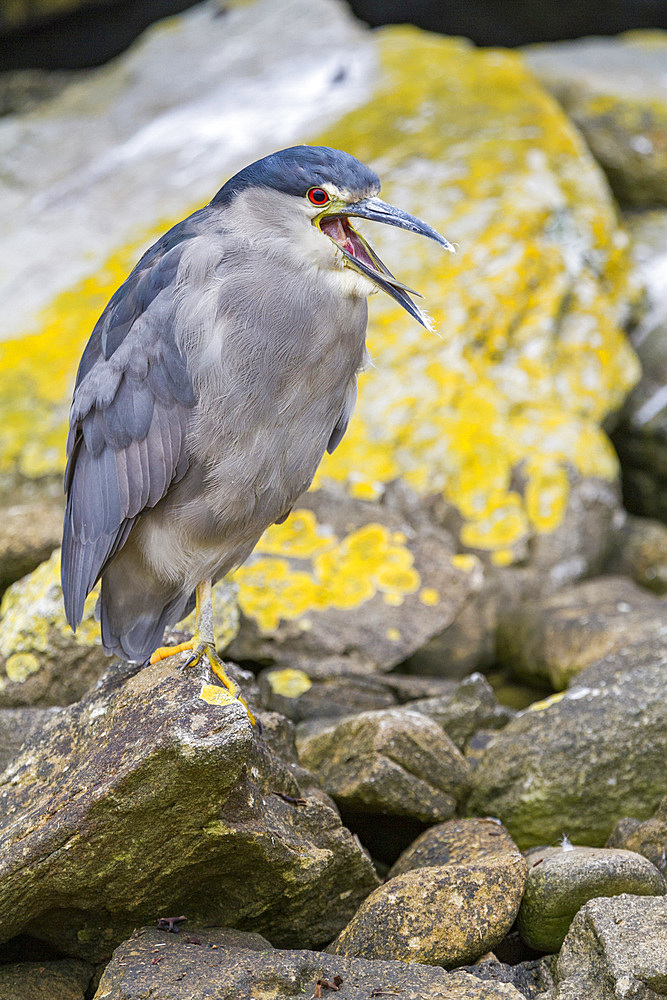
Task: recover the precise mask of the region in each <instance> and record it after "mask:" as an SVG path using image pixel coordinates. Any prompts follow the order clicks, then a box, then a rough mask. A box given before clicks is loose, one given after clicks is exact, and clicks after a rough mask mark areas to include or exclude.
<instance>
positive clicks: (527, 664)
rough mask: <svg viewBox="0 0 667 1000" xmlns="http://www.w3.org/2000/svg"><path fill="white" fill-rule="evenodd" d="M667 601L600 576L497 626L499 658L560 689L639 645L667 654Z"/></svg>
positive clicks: (524, 609)
mask: <svg viewBox="0 0 667 1000" xmlns="http://www.w3.org/2000/svg"><path fill="white" fill-rule="evenodd" d="M666 610H667V600H665V599H664V598H663V599H660V598H657V597H655V596H654V595H653V594H649V593H647V592H646V591H645V590H642V589H641V588H640V587H638V586H636V584H634V583H633V582H632V581H631V580H628V579H627V578H624V577H601V578H599V579H597V580H590V581H588V582H586V583H580V584H577V585H576V586H574V587H566V588H565V589H564V590H562V591H560V592H559V593H557V594H555V595H554V596H553V597H548V598H546V599H543V600H538V601H534V602H531V603H528V604H524V605H523V606H521V607H520V608H517V609H516V610H514V611H511V612H509V613H507V614H505V615H504V616H501V620H500V623H499V626H498V659H499V662H500V663H501V664H503V665H505V666H507V667H509V668H511V670H512V672H513V673H514V674H516V675H517V676H518V677H523V678H527V679H530V680H533V681H543V680H548V681H549V683H550V684H551V685H552V687H554V688H555V689H556V690H562V689H563V688H566V687H567V685H568V683H569V682H570V681H571V679H572V678H573V677H574V676H575V675H576V674H578V673H580V672H581V671H582V670H584V669H585V668H586V667H588V666H590V665H591V664H592V663H595V662H597V661H598V660H600V659H602V658H603V657H604V656H606V655H608V654H612V653H614V652H616V651H617V650H620V649H622V648H627V649H630V648H631V647H632V646H633V644H634V643H637V642H639V641H641V642H647V641H651V640H652V641H653V642H654V648H655V652H656V655H657V654H659V652H660V651H661V650H664V651H665V652H667V628H666V627H665V611H666Z"/></svg>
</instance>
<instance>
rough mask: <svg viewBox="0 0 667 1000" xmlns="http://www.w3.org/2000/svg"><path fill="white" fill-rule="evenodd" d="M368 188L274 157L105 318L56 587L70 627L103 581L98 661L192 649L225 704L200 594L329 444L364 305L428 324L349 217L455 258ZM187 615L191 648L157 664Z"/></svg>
mask: <svg viewBox="0 0 667 1000" xmlns="http://www.w3.org/2000/svg"><path fill="white" fill-rule="evenodd" d="M379 190H380V181H379V180H378V178H377V176H376V175H375V173H374V172H373V171H372V170H370V169H369V168H368V167H366V166H364V164H362V163H360V162H359V161H358V160H356V159H355V158H354V157H353V156H350V155H349V154H348V153H343V152H340V151H339V150H335V149H328V148H326V147H309V146H296V147H294V148H292V149H284V150H281V151H280V152H277V153H273V154H272V155H271V156H267V157H265V158H264V159H262V160H258V161H257V162H256V163H253V164H251V165H250V166H248V167H246V168H245V169H244V170H241V171H240V173H238V174H236V176H235V177H232V179H231V180H230V181H228V182H227V184H225V186H224V187H223V188H222V189H221V190H220V191H219V192H218V194H217V195H216V196H215V197H214V198H213V200H212V201H211V202H210V204H208V205H206V207H205V208H202V209H200V210H199V211H198V212H195V213H194V214H193V215H191V216H189V218H187V219H185V220H184V221H183V222H181V223H179V224H178V225H177V226H175V227H174V228H173V229H170V230H169V232H168V233H165V235H164V236H163V237H162V238H161V239H159V240H158V242H157V243H156V244H155V245H154V246H153V247H151V249H150V250H148V251H147V253H145V254H144V256H143V257H142V258H141V260H140V261H139V263H138V264H137V266H136V267H135V269H134V270H133V271H132V273H131V274H130V276H129V277H128V278H127V280H126V281H125V282H124V284H123V285H121V287H120V288H119V289H118V291H117V292H116V293H115V295H114V296H113V298H112V299H111V301H110V302H109V304H108V305H107V307H106V309H105V310H104V312H103V313H102V316H101V317H100V319H99V321H98V322H97V325H96V326H95V329H94V330H93V333H92V336H91V338H90V340H89V341H88V344H87V346H86V349H85V351H84V352H83V357H82V359H81V363H80V365H79V371H78V374H77V379H76V388H75V390H74V401H73V403H72V410H71V415H70V432H69V437H68V441H67V453H68V463H67V471H66V473H65V489H66V492H67V509H66V513H65V526H64V534H63V548H62V585H63V593H64V598H65V610H66V613H67V620H68V622H69V623H70V625H71V626H72V628H73V629H76V627H77V626H78V625H79V623H80V622H81V618H82V616H83V608H84V601H85V599H86V596H87V595H88V593H89V592H90V591H91V590H92V588H93V587H94V586H95V583H96V582H97V581H98V580H99V579H100V577H101V579H102V587H101V594H100V601H99V614H100V621H101V631H102V643H103V646H104V649H105V651H106V652H107V653H108V654H112V653H117V654H118V655H119V656H121V657H124V658H126V659H129V660H134V661H142V660H145V659H146V658H147V657H148V656H150V655H151V654H152V657H151V659H152V660H153V661H155V660H156V659H161V658H163V657H164V656H167V655H171V654H173V653H175V652H179V651H181V650H183V649H191V650H193V656H192V657H191V660H190V662H196V661H198V660H199V659H201V657H202V656H204V655H205V656H206V657H207V659H208V661H209V663H210V664H211V667H212V669H213V671H214V672H215V673H216V675H217V676H218V677H219V679H220V680H221V681H222V683H223V685H224V686H225V687H226V688H227V689H228V691H229V693H230V698H232V697H234V698H238V697H240V696H239V691H238V687H237V686H236V685H235V684H234V683H233V681H231V680H230V679H229V678H228V677H227V676H226V674H225V671H224V668H223V665H222V661H221V660H220V659H219V657H218V656H217V654H216V652H215V645H214V638H213V622H212V618H213V614H212V608H211V586H212V583H213V582H215V581H216V580H217V579H219V578H220V577H222V576H224V575H225V574H226V573H228V572H229V571H230V570H231V569H232V568H234V567H235V566H238V565H239V564H240V563H242V562H243V561H244V560H245V559H246V558H247V557H248V555H249V554H250V553H251V552H252V550H253V548H254V547H255V545H256V544H257V542H258V540H259V538H260V536H261V534H262V532H263V531H264V530H265V529H266V528H267V527H268V526H269V525H270V524H274V523H280V522H281V521H283V520H284V519H285V518H286V517H287V515H288V514H289V512H290V510H291V508H292V505H293V504H294V502H295V501H296V499H297V497H298V496H299V495H300V494H301V493H303V492H304V490H306V489H307V488H308V486H309V485H310V483H311V481H312V479H313V476H314V475H315V470H316V469H317V466H318V464H319V462H320V460H321V458H322V456H323V455H324V452H325V451H329V452H331V451H333V450H334V448H336V446H337V445H338V443H339V441H340V440H341V438H342V437H343V434H344V433H345V429H346V427H347V424H348V421H349V419H350V416H351V414H352V411H353V409H354V405H355V400H356V391H357V390H356V375H357V372H358V371H359V370H360V368H361V367H362V365H363V362H364V355H365V347H364V339H365V334H366V318H367V309H366V296H367V295H369V294H370V293H371V292H373V291H375V290H376V288H381V289H383V290H384V291H385V292H387V293H388V294H389V295H391V296H392V298H394V299H396V301H397V302H399V303H400V304H401V305H402V306H403V307H404V308H405V309H407V311H408V312H409V313H410V314H411V315H412V316H414V318H415V319H417V320H418V321H419V322H421V323H425V319H424V316H423V314H422V313H421V312H420V310H419V309H418V308H417V306H416V305H415V303H414V302H413V301H412V299H411V298H410V296H409V294H408V292H409V291H410V289H407V288H406V287H405V286H404V285H403V284H401V282H400V281H397V280H396V279H395V278H394V277H393V276H392V274H391V273H390V272H389V271H388V270H387V268H386V267H385V265H384V264H383V263H382V261H381V260H380V259H379V257H378V256H377V254H376V253H375V251H374V250H373V249H372V247H370V246H369V244H368V243H367V242H366V240H365V239H364V238H363V237H362V236H361V235H360V234H359V233H357V232H356V231H355V230H354V229H353V228H352V226H351V225H350V222H349V217H350V216H354V217H359V218H362V219H372V220H373V221H376V222H384V223H388V224H389V225H391V226H398V227H400V228H401V229H407V230H410V231H411V232H414V233H421V234H422V235H424V236H429V237H430V238H431V239H433V240H435V241H436V242H437V243H440V244H441V245H442V246H443V247H445V248H446V249H448V250H452V249H453V248H452V247H451V245H450V244H449V243H448V242H447V240H446V239H445V238H444V237H443V236H440V234H439V233H437V232H436V231H435V230H434V229H432V228H431V227H430V226H428V225H426V223H424V222H421V221H420V220H419V219H416V218H414V217H413V216H411V215H408V214H407V213H405V212H402V211H401V210H400V209H397V208H394V207H393V206H391V205H388V204H386V202H384V201H381V200H380V199H379V198H378V197H377V194H378V191H379ZM195 602H196V608H197V611H196V625H195V634H194V637H193V639H192V641H191V642H189V643H182V644H181V645H180V646H172V647H164V648H160V649H157V650H156V646H158V645H159V643H160V642H161V641H162V636H163V633H164V629H165V626H166V625H170V624H173V623H175V622H177V621H180V619H181V618H183V617H184V616H185V615H186V614H187V613H188V612H189V611H190V610H191V608H192V606H193V604H195ZM240 700H241V701H242V699H240ZM243 704H245V702H243ZM251 718H252V716H251ZM253 721H254V720H253Z"/></svg>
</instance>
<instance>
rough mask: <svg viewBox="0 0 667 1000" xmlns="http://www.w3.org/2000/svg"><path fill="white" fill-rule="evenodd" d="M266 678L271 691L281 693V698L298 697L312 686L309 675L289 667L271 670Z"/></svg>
mask: <svg viewBox="0 0 667 1000" xmlns="http://www.w3.org/2000/svg"><path fill="white" fill-rule="evenodd" d="M267 679H268V682H269V684H270V686H271V690H272V691H273V693H274V694H279V695H282V697H283V698H298V697H299V696H300V695H302V694H305V692H306V691H308V690H309V689H310V688H311V687H312V686H313V682H312V681H311V679H310V677H309V676H308V674H305V673H304V672H303V670H293V669H290V668H286V669H285V670H271V671H269V673H268V674H267Z"/></svg>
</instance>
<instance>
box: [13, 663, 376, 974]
mask: <svg viewBox="0 0 667 1000" xmlns="http://www.w3.org/2000/svg"><path fill="white" fill-rule="evenodd" d="M184 658H185V654H184V655H183V656H181V657H180V658H179V660H180V662H182V661H183V659H184ZM230 670H232V671H233V668H231V667H230ZM221 690H222V689H220V688H218V687H216V686H212V685H211V684H210V676H209V674H208V671H207V670H206V671H203V672H201V671H198V670H197V669H194V670H190V671H182V670H180V669H179V666H178V664H173V663H172V662H171V661H170V660H167V661H163V663H161V664H157V665H155V666H152V667H146V668H144V669H143V670H141V671H140V672H139V673H137V674H135V675H134V676H132V677H130V678H129V679H125V680H124V682H121V683H118V684H116V685H115V686H114V685H113V684H112V683H111V682H109V683H108V684H107V686H106V687H105V688H104V689H102V690H101V691H99V692H93V693H91V694H90V695H88V696H87V697H85V698H84V699H83V700H82V701H80V702H79V703H78V704H76V705H73V706H71V707H70V708H68V709H65V710H63V711H62V712H60V713H58V714H57V715H56V716H54V718H53V719H52V720H51V721H50V722H49V723H48V724H47V725H46V726H45V727H44V729H43V730H42V731H41V732H40V733H38V734H36V735H35V736H34V737H33V739H32V740H31V741H30V742H29V743H28V744H26V745H25V747H24V749H23V751H22V753H21V754H20V755H19V756H18V757H17V758H16V760H15V761H14V763H13V764H12V765H11V766H10V767H9V768H8V769H7V770H6V771H5V773H4V775H3V776H2V779H1V781H0V803H1V807H0V812H1V813H2V816H3V824H2V829H1V831H0V845H1V848H0V940H8V939H9V938H11V937H12V936H14V935H16V934H18V933H20V932H22V931H24V930H25V932H27V933H28V934H31V935H33V936H34V937H38V938H41V939H43V940H45V941H47V942H50V943H51V944H53V945H54V946H55V947H57V948H59V949H60V950H61V952H64V953H66V954H70V955H73V956H77V957H84V958H88V959H89V960H94V961H97V960H99V959H100V958H102V957H104V956H106V955H108V954H110V952H111V950H112V949H113V947H114V946H115V945H116V944H118V943H119V942H120V941H121V940H123V939H124V938H125V937H126V936H127V935H128V934H129V933H130V932H131V930H132V928H133V927H136V926H138V925H139V924H141V923H142V922H143V921H146V920H149V921H154V920H155V919H156V917H160V916H169V915H171V914H181V913H182V914H184V915H185V916H187V917H188V918H189V919H190V920H195V919H197V918H199V919H203V920H204V922H208V923H228V924H233V925H234V926H237V927H239V928H241V929H245V930H254V931H258V932H261V933H265V934H266V935H267V936H268V937H269V938H270V939H271V940H273V941H274V942H275V943H277V944H290V943H293V942H297V941H298V942H300V943H305V944H310V945H322V944H324V943H326V942H327V941H329V940H331V938H332V937H333V936H334V934H336V933H337V931H338V930H340V928H341V927H342V926H343V925H344V924H345V923H346V921H347V920H348V919H349V918H350V916H351V915H352V914H353V913H354V911H355V909H356V908H357V906H358V904H359V903H360V902H361V901H362V900H363V899H364V898H365V896H366V895H367V894H368V892H370V891H371V890H372V889H373V888H374V886H375V885H376V884H377V879H376V876H375V875H374V873H373V870H372V867H371V865H370V862H369V861H368V859H367V858H366V856H365V855H364V854H363V852H362V851H361V849H360V847H359V846H358V843H357V842H356V841H355V840H354V839H353V838H352V835H351V834H350V833H349V832H348V831H347V830H346V829H345V828H344V827H342V826H341V823H340V819H339V817H338V814H337V813H336V811H335V809H334V808H333V807H332V806H331V805H330V804H329V805H326V804H325V802H324V801H323V800H322V798H321V796H320V795H311V794H310V793H309V792H308V790H307V789H306V790H305V791H304V790H303V789H302V788H301V787H300V786H299V784H298V782H297V780H296V778H295V770H294V769H293V768H292V767H291V766H290V761H283V760H282V758H281V757H279V756H278V754H277V753H276V752H275V751H274V750H270V749H268V746H267V744H265V743H264V742H263V741H262V738H261V737H260V736H259V734H258V733H257V731H256V730H253V729H252V727H251V726H250V723H249V721H248V717H247V715H246V712H245V710H244V709H243V707H242V706H241V705H240V704H238V703H237V704H234V705H229V704H225V702H224V698H222V697H221ZM267 730H268V731H269V734H270V733H271V727H269V726H267ZM302 792H303V793H304V794H302ZM302 799H303V801H301V800H302ZM323 900H326V905H323V902H322V901H323Z"/></svg>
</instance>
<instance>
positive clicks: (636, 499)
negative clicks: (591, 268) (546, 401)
mask: <svg viewBox="0 0 667 1000" xmlns="http://www.w3.org/2000/svg"><path fill="white" fill-rule="evenodd" d="M626 224H627V226H628V229H629V231H630V235H631V237H632V260H633V265H634V269H635V273H636V274H637V277H638V279H639V281H641V283H642V284H643V286H644V289H645V313H644V315H643V316H642V317H641V319H640V321H639V322H638V323H637V325H636V329H635V330H634V332H633V335H632V339H633V342H634V345H635V348H636V350H637V353H638V355H639V358H640V360H641V365H642V377H641V379H640V380H639V382H638V384H637V386H636V387H635V388H634V389H633V390H632V392H631V393H630V395H629V396H628V398H627V400H626V402H625V405H624V406H623V409H622V411H621V414H620V419H619V421H618V424H617V426H616V428H615V430H614V433H613V441H614V445H615V446H616V448H617V450H618V453H619V456H620V459H621V463H622V469H623V495H624V499H625V503H626V506H627V507H628V510H631V511H633V512H634V513H635V514H642V515H644V516H645V517H655V518H659V519H661V520H662V521H667V400H666V396H665V393H666V391H667V390H666V389H665V386H666V385H667V292H666V291H665V289H666V288H667V281H665V275H666V274H667V249H666V248H667V211H665V210H664V209H663V210H660V211H654V212H642V213H640V214H635V215H630V216H628V217H627V218H626Z"/></svg>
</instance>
